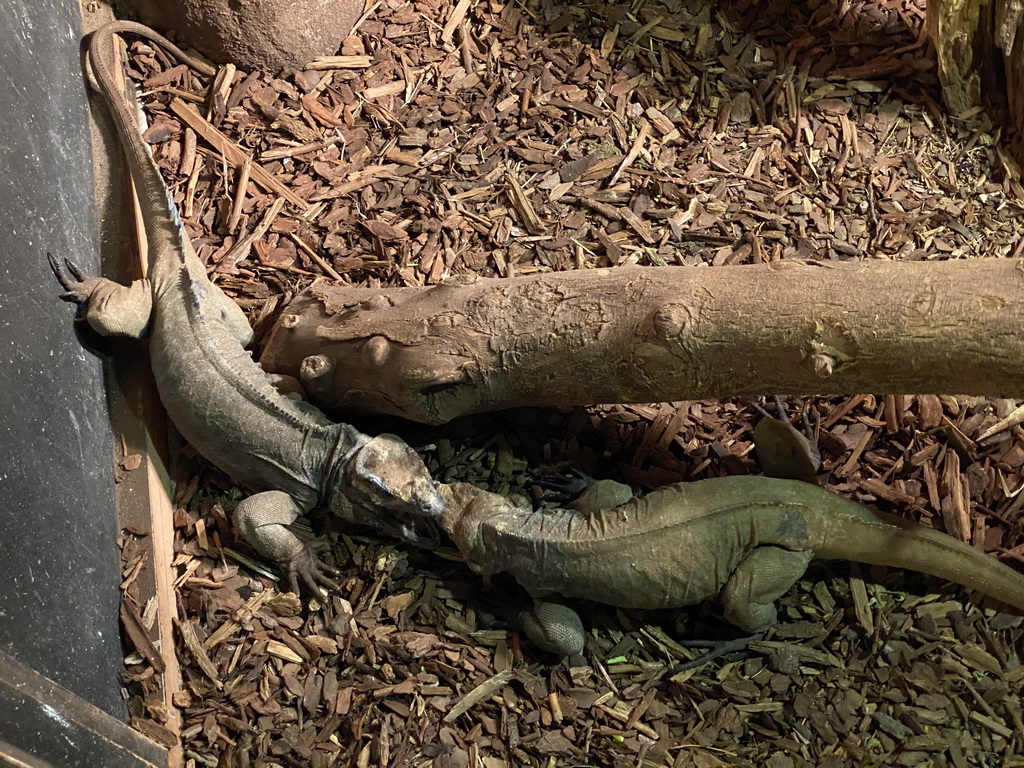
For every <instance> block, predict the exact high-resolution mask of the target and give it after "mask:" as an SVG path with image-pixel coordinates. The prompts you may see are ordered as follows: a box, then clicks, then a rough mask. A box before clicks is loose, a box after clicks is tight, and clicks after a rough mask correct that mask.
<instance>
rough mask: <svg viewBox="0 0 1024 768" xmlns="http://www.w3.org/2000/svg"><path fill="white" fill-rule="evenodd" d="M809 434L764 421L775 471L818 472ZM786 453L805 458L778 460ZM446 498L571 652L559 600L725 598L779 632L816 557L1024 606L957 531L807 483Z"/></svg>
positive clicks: (466, 552) (717, 481) (533, 623)
mask: <svg viewBox="0 0 1024 768" xmlns="http://www.w3.org/2000/svg"><path fill="white" fill-rule="evenodd" d="M805 423H806V422H805ZM802 439H803V438H802V436H801V435H800V434H799V433H798V432H797V431H796V430H795V429H793V428H792V426H791V425H790V424H789V422H788V421H787V422H785V423H782V422H779V421H776V420H774V419H768V420H764V419H762V421H761V422H760V423H759V424H758V427H757V429H755V444H757V445H758V452H759V455H760V454H762V453H763V452H764V447H765V446H766V445H769V446H771V447H772V452H773V454H772V459H770V460H769V462H767V463H766V462H763V465H765V466H768V465H771V466H772V467H773V468H774V469H775V471H779V472H784V473H787V474H790V475H791V476H800V477H803V478H807V477H808V473H809V471H810V472H811V474H813V472H812V471H811V470H810V469H809V466H810V465H809V463H808V462H809V461H812V459H810V458H809V451H811V450H812V449H811V448H810V447H809V446H807V445H804V444H801V443H800V442H799V440H802ZM780 447H782V448H787V447H788V448H791V449H792V454H791V458H786V459H783V458H779V457H777V456H775V455H774V451H776V450H778V449H779V448H780ZM808 479H809V478H808ZM441 492H442V495H443V496H444V498H445V511H444V514H443V523H442V527H443V528H444V530H445V532H446V533H447V534H448V535H449V536H450V537H451V538H452V540H453V541H454V542H455V545H456V546H457V547H458V549H459V551H460V553H461V554H462V556H463V557H464V558H465V560H466V562H467V563H468V564H469V566H470V568H472V569H473V570H474V571H475V572H476V573H478V574H480V575H482V576H484V577H490V576H493V575H495V574H498V573H502V572H506V573H509V574H511V575H512V576H513V577H514V578H515V579H516V581H518V582H519V584H520V585H522V586H523V587H524V588H525V589H526V590H527V592H529V593H530V595H531V596H532V597H533V598H534V600H535V603H534V607H533V609H532V610H531V611H527V612H524V613H523V614H521V615H520V617H519V620H520V623H521V624H522V626H523V629H524V630H525V632H526V634H527V636H528V637H529V638H530V639H531V640H532V641H533V642H534V643H535V644H536V645H537V646H538V647H540V648H542V649H544V650H547V651H551V652H554V653H558V654H560V655H563V656H572V655H575V654H578V653H580V652H581V651H582V650H583V642H584V639H585V635H584V631H583V625H582V623H581V622H580V619H579V616H577V615H576V613H575V612H574V611H573V610H571V609H570V608H568V607H566V606H564V605H562V604H560V603H557V602H549V601H546V600H544V599H543V598H545V597H547V596H556V597H557V596H560V597H566V598H581V599H588V600H595V601H598V602H602V603H607V604H609V605H614V606H618V607H620V608H649V609H653V608H676V607H681V606H685V605H691V604H693V603H697V602H699V601H701V600H706V599H708V598H712V597H714V596H716V595H718V596H719V597H720V598H721V601H722V605H723V608H724V614H725V618H727V619H728V620H729V621H731V622H732V623H733V624H735V625H737V626H738V627H740V628H741V629H743V630H745V631H747V632H750V633H757V632H762V631H764V630H766V629H768V628H769V627H771V626H773V625H774V624H775V622H776V609H775V605H774V602H775V600H776V599H778V598H779V597H781V596H782V595H784V594H785V593H786V592H787V591H788V590H789V589H790V587H792V586H793V585H794V584H795V583H796V582H797V580H798V579H800V577H801V576H802V575H803V573H804V571H805V570H806V568H807V565H808V563H810V561H811V560H812V559H814V558H820V559H841V560H853V561H857V562H863V563H870V564H874V565H886V566H892V567H896V568H906V569H909V570H914V571H920V572H922V573H927V574H930V575H932V576H938V577H939V578H943V579H946V580H948V581H952V582H955V583H957V584H961V585H964V586H966V587H969V588H971V589H977V590H978V591H980V592H982V593H984V594H986V595H989V596H991V597H995V598H997V599H999V600H1001V601H1002V602H1004V603H1007V604H1008V605H1011V606H1013V607H1014V608H1017V609H1018V610H1024V575H1021V574H1020V573H1017V572H1016V571H1014V570H1013V569H1011V568H1009V567H1008V566H1006V565H1003V564H1002V563H1000V562H998V561H997V560H995V559H994V558H992V557H989V556H988V555H985V554H983V553H981V552H979V551H978V550H976V549H974V548H973V547H971V546H969V545H967V544H965V543H963V542H961V541H959V540H957V539H954V538H953V537H952V536H948V535H946V534H944V533H939V532H938V531H933V530H930V529H928V528H924V527H922V526H919V525H916V524H914V523H911V522H908V521H906V520H902V519H900V518H898V517H894V516H892V515H887V514H883V513H881V512H875V511H873V510H871V509H868V508H867V507H865V506H862V505H860V504H857V503H856V502H853V501H850V500H849V499H845V498H843V497H842V496H838V495H836V494H834V493H832V492H830V491H828V490H826V489H824V488H821V487H819V486H817V485H816V484H812V483H809V482H804V481H801V480H794V479H779V478H771V477H744V476H734V477H722V478H714V479H709V480H698V481H694V482H688V483H677V484H674V485H669V486H666V487H664V488H659V489H657V490H655V491H652V492H651V493H648V494H647V495H646V496H643V497H633V495H632V491H631V490H630V488H629V487H628V486H626V485H622V484H620V483H616V482H614V481H610V480H600V481H598V482H596V483H594V484H593V485H591V486H590V487H589V488H587V489H586V490H585V491H584V492H583V493H582V494H581V495H580V496H579V497H578V498H577V499H576V500H575V501H574V502H573V503H572V504H571V505H569V506H570V508H567V509H541V510H536V511H534V510H532V509H530V508H524V507H518V506H516V505H515V504H513V503H512V502H511V501H509V500H508V499H506V498H504V497H503V496H499V495H497V494H494V493H489V492H487V491H482V490H480V489H478V488H475V487H473V486H471V485H468V484H466V483H453V484H450V485H443V486H441Z"/></svg>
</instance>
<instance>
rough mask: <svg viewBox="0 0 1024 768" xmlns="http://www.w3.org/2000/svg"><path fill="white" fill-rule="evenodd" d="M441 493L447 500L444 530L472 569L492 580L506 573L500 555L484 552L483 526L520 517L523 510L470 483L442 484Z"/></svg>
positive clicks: (443, 523)
mask: <svg viewBox="0 0 1024 768" xmlns="http://www.w3.org/2000/svg"><path fill="white" fill-rule="evenodd" d="M438 490H439V491H440V493H441V497H442V498H443V499H444V513H443V515H442V522H441V527H442V528H443V529H444V532H445V533H446V534H448V536H449V537H450V538H451V540H452V541H453V542H455V546H456V547H458V549H459V551H460V552H461V553H462V556H463V557H464V558H465V559H466V563H467V564H468V565H469V567H470V568H471V569H473V571H474V572H475V573H479V574H481V575H483V576H493V575H494V574H496V573H500V572H501V571H502V570H504V567H503V565H502V564H501V563H499V562H498V558H496V557H495V555H496V554H498V553H495V552H485V551H484V544H483V538H482V536H481V526H482V525H483V523H484V522H485V521H491V522H494V521H495V520H496V519H497V518H498V517H500V516H502V515H505V514H519V515H521V514H522V513H523V510H522V509H520V508H519V507H516V506H515V505H514V504H513V503H512V502H510V501H509V500H508V499H506V498H505V497H504V496H499V495H498V494H496V493H491V492H490V491H484V490H481V489H479V488H476V487H474V486H472V485H470V484H469V483H448V484H443V483H442V484H440V485H439V486H438Z"/></svg>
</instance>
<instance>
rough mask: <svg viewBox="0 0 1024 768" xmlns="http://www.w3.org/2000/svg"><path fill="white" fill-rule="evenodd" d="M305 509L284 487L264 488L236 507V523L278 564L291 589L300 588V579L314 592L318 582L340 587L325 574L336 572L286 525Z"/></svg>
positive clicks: (253, 544)
mask: <svg viewBox="0 0 1024 768" xmlns="http://www.w3.org/2000/svg"><path fill="white" fill-rule="evenodd" d="M304 512H306V510H304V509H303V508H302V507H300V506H299V505H298V504H297V503H296V502H295V499H293V498H292V497H291V496H289V495H288V494H287V493H285V492H284V491H264V492H263V493H256V494H253V495H252V496H248V497H247V498H244V499H242V501H241V503H239V505H238V506H237V507H235V525H236V526H238V529H239V530H240V531H241V532H242V535H243V536H244V537H245V540H246V541H248V542H249V543H250V544H252V546H253V548H254V549H255V550H256V551H257V552H259V553H260V554H261V555H263V556H264V557H266V558H268V559H269V560H273V561H274V562H275V563H277V564H278V565H279V566H280V568H281V570H282V571H283V573H284V575H285V580H286V581H287V583H288V587H289V589H290V590H291V591H292V592H295V593H298V592H299V581H300V580H301V581H302V583H303V585H304V586H305V587H306V588H307V589H308V590H309V591H310V592H311V593H312V594H314V595H315V594H319V587H320V586H324V587H327V588H328V589H333V590H339V589H341V587H340V586H338V584H336V583H335V582H334V581H332V580H331V579H329V578H328V576H336V575H337V573H338V572H337V571H336V570H335V569H333V568H331V567H329V566H327V565H325V564H324V563H322V562H320V560H319V559H318V558H317V556H316V555H315V554H314V553H313V550H312V549H311V548H310V546H309V545H308V544H306V543H305V542H304V541H303V540H302V539H300V538H299V537H298V536H296V535H295V534H294V533H292V532H291V531H289V530H288V529H287V528H286V527H285V526H287V525H289V524H291V523H293V522H295V518H297V517H298V516H299V515H301V514H303V513H304Z"/></svg>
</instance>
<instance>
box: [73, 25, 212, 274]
mask: <svg viewBox="0 0 1024 768" xmlns="http://www.w3.org/2000/svg"><path fill="white" fill-rule="evenodd" d="M122 32H130V33H131V34H133V35H137V36H139V37H143V38H146V39H147V40H151V41H153V42H155V43H157V44H158V45H160V46H161V47H162V48H164V49H166V50H167V51H169V52H170V53H171V54H172V55H174V56H175V57H177V58H178V59H180V60H181V61H182V62H184V63H185V64H187V65H189V66H190V67H192V68H193V69H196V70H197V71H199V72H200V73H202V74H204V75H212V74H213V73H214V70H213V69H212V68H211V67H210V66H208V65H207V64H205V63H204V62H201V61H199V60H198V59H195V58H193V57H191V56H189V55H188V54H186V53H185V52H184V51H182V50H181V49H180V48H178V46H176V45H174V43H172V42H171V41H170V40H168V39H167V38H165V37H163V36H162V35H159V34H157V33H156V32H154V31H153V30H151V29H150V28H149V27H145V26H143V25H142V24H136V23H135V22H132V21H112V22H110V23H109V24H106V25H104V26H103V27H100V28H99V29H98V30H96V31H95V32H94V33H93V34H92V36H91V37H90V38H89V44H88V63H89V70H90V75H91V81H92V85H93V87H94V88H95V89H96V90H97V91H98V92H99V93H101V94H102V95H103V97H104V98H105V99H106V102H107V107H108V108H109V111H110V116H111V118H112V119H113V121H114V125H115V127H116V128H117V132H118V134H119V135H120V138H121V146H122V147H123V149H124V153H125V158H126V160H127V162H128V168H129V170H130V171H131V175H132V181H133V182H134V183H135V187H136V191H137V193H138V194H137V197H138V200H139V206H140V207H141V210H142V220H143V224H144V225H145V228H146V239H147V241H148V244H149V257H150V264H149V272H150V274H149V275H148V276H149V277H150V278H151V279H153V280H156V281H163V282H165V283H166V282H168V281H176V280H177V279H178V275H179V273H180V269H181V265H180V264H158V263H155V262H154V259H157V258H159V257H160V256H161V254H169V253H176V254H184V253H185V243H184V242H183V237H184V229H183V227H182V224H181V219H179V218H178V210H177V207H176V206H175V205H174V201H173V200H171V197H170V193H169V191H168V190H167V187H166V186H165V184H164V181H163V178H162V177H161V176H160V170H159V168H157V165H156V162H155V161H154V160H153V155H152V154H151V153H150V151H149V146H148V145H147V144H146V142H145V141H144V140H143V139H142V135H141V132H140V130H139V122H138V119H137V118H136V114H137V113H139V107H138V104H137V102H136V100H135V98H134V96H133V95H131V94H130V92H125V93H124V94H122V92H121V89H120V87H119V85H118V79H119V73H115V71H114V69H113V67H112V65H111V61H112V59H113V55H114V36H115V35H118V34H120V33H122Z"/></svg>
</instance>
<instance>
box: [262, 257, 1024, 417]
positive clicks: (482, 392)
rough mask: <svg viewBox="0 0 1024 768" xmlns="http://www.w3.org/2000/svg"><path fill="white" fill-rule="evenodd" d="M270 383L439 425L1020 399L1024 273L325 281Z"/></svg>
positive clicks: (993, 265)
mask: <svg viewBox="0 0 1024 768" xmlns="http://www.w3.org/2000/svg"><path fill="white" fill-rule="evenodd" d="M262 363H263V365H264V367H265V368H266V369H267V370H269V371H274V372H278V373H286V374H290V375H293V376H297V377H298V378H299V379H300V380H301V382H302V383H303V386H304V387H305V388H306V390H307V394H308V396H309V397H310V399H311V400H313V401H314V402H316V403H318V404H321V405H323V406H325V407H327V408H329V409H343V410H347V411H352V410H357V411H368V412H377V413H387V414H393V415H399V416H404V417H406V418H409V419H413V420H415V421H419V422H424V423H430V424H439V423H443V422H446V421H448V420H450V419H453V418H455V417H456V416H461V415H464V414H468V413H477V412H481V411H489V410H499V409H502V408H510V407H514V406H524V405H532V406H578V405H588V404H597V403H626V402H660V401H669V400H682V399H687V398H703V397H725V396H734V395H755V394H764V393H766V392H784V393H787V394H793V395H810V394H822V395H827V394H850V393H857V392H887V393H903V392H932V393H945V392H956V393H964V394H977V395H986V396H991V397H1009V396H1021V395H1024V261H1020V260H1012V259H981V260H974V261H949V262H885V261H862V262H855V263H838V262H804V261H785V262H776V263H773V264H763V265H755V266H738V267H719V268H714V269H702V268H679V267H650V268H618V269H597V270H584V271H577V272H564V273H548V274H540V275H534V276H530V277H524V278H515V279H507V280H503V279H472V278H469V279H466V278H459V279H454V280H451V281H448V282H446V283H444V284H442V285H438V286H433V287H429V288H392V289H376V290H373V289H371V290H367V289H360V288H348V287H344V286H334V285H327V284H315V285H313V286H311V288H310V289H309V290H308V291H306V292H305V293H303V294H301V295H299V296H298V297H297V298H296V299H295V300H294V301H293V302H292V303H291V304H289V305H288V307H287V308H286V309H285V312H284V313H283V314H282V316H281V317H280V318H279V320H278V324H277V326H276V327H275V328H274V330H273V332H272V334H271V336H270V337H269V339H268V341H267V345H266V349H265V350H264V353H263V358H262Z"/></svg>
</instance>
